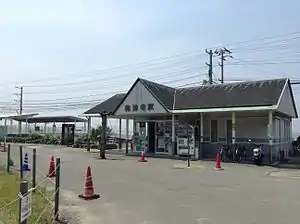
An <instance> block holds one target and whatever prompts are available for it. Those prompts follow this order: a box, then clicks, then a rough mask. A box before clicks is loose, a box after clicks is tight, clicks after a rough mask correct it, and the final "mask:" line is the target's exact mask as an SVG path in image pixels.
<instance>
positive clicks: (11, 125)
mask: <svg viewBox="0 0 300 224" xmlns="http://www.w3.org/2000/svg"><path fill="white" fill-rule="evenodd" d="M9 126H10V132H9V133H10V134H13V133H14V131H13V129H14V128H13V119H10V124H9Z"/></svg>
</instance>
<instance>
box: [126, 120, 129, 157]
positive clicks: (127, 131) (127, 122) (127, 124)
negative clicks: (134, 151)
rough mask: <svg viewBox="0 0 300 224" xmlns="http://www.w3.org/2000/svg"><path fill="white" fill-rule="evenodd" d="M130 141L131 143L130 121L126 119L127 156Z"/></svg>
mask: <svg viewBox="0 0 300 224" xmlns="http://www.w3.org/2000/svg"><path fill="white" fill-rule="evenodd" d="M128 141H129V119H128V117H127V118H126V155H127V154H128Z"/></svg>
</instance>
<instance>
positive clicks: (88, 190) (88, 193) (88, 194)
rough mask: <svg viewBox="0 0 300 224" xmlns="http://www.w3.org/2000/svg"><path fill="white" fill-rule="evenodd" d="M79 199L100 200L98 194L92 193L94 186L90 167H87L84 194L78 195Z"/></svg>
mask: <svg viewBox="0 0 300 224" xmlns="http://www.w3.org/2000/svg"><path fill="white" fill-rule="evenodd" d="M78 197H79V198H81V199H83V200H86V201H89V200H94V199H98V198H100V195H99V194H95V193H94V185H93V179H92V172H91V167H89V166H88V168H87V170H86V175H85V184H84V193H83V194H80V195H78Z"/></svg>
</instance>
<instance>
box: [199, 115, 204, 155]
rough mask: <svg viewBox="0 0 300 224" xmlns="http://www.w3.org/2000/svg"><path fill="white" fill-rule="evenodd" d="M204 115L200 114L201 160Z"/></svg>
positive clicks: (200, 153) (201, 153)
mask: <svg viewBox="0 0 300 224" xmlns="http://www.w3.org/2000/svg"><path fill="white" fill-rule="evenodd" d="M203 126H204V125H203V113H200V136H199V137H200V145H199V147H200V152H199V157H200V159H202V158H203V140H204V139H203Z"/></svg>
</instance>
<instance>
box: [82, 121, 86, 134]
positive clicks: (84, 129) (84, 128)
mask: <svg viewBox="0 0 300 224" xmlns="http://www.w3.org/2000/svg"><path fill="white" fill-rule="evenodd" d="M86 123H87V122H86V121H84V122H83V132H84V133H87V130H86Z"/></svg>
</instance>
